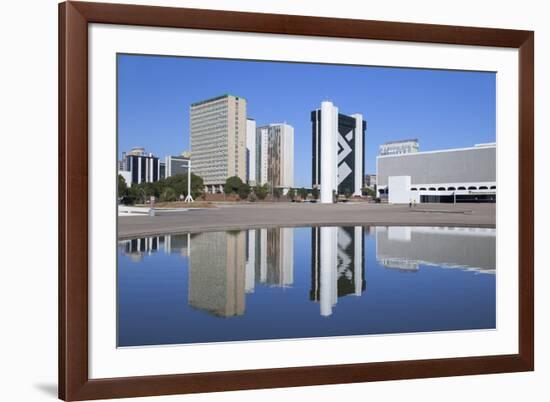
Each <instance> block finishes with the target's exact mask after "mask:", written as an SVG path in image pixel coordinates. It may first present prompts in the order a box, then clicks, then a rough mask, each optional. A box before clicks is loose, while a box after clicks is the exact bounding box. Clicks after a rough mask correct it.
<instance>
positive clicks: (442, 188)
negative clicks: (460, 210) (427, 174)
mask: <svg viewBox="0 0 550 402" xmlns="http://www.w3.org/2000/svg"><path fill="white" fill-rule="evenodd" d="M437 191H445V187H439V188H438V189H437Z"/></svg>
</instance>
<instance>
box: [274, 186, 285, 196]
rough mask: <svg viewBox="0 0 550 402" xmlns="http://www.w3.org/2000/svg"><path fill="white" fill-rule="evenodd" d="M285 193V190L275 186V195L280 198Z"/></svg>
mask: <svg viewBox="0 0 550 402" xmlns="http://www.w3.org/2000/svg"><path fill="white" fill-rule="evenodd" d="M281 195H283V190H282V189H280V188H279V187H273V197H275V198H277V199H279V198H281Z"/></svg>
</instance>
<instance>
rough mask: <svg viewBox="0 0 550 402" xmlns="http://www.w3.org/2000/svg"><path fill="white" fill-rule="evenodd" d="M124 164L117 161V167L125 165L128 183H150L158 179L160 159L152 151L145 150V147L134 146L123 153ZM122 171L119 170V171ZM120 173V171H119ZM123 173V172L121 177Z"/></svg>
mask: <svg viewBox="0 0 550 402" xmlns="http://www.w3.org/2000/svg"><path fill="white" fill-rule="evenodd" d="M122 156H123V160H124V161H125V162H124V164H121V163H120V162H119V167H120V166H123V167H126V170H125V171H126V172H129V175H130V183H127V184H128V185H132V184H134V183H136V184H140V183H145V182H147V183H151V182H155V181H158V180H160V161H159V158H157V157H156V156H154V155H153V154H152V153H147V152H145V148H142V147H136V148H133V149H132V150H131V151H130V152H128V153H123V154H122ZM120 172H122V171H119V173H120ZM121 174H122V173H121ZM124 176H125V175H124V174H123V177H124Z"/></svg>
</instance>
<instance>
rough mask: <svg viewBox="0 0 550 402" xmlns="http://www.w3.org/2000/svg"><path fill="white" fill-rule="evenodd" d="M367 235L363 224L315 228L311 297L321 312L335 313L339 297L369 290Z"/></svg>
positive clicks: (322, 313) (325, 313)
mask: <svg viewBox="0 0 550 402" xmlns="http://www.w3.org/2000/svg"><path fill="white" fill-rule="evenodd" d="M363 234H364V233H363V228H362V227H361V226H357V227H313V228H311V245H312V250H311V289H310V299H311V300H314V301H317V302H319V303H320V309H321V315H323V316H329V315H331V314H332V308H333V306H334V305H335V304H336V303H337V301H338V297H343V296H347V295H356V296H360V295H361V294H362V292H363V291H364V290H365V288H366V282H365V279H364V275H363V272H364V268H363V267H364V246H363Z"/></svg>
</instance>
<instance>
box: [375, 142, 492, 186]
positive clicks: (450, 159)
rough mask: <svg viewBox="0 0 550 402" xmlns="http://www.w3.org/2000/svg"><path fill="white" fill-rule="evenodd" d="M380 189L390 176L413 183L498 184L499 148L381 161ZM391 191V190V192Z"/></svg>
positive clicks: (405, 155) (432, 153)
mask: <svg viewBox="0 0 550 402" xmlns="http://www.w3.org/2000/svg"><path fill="white" fill-rule="evenodd" d="M377 175H378V177H377V180H378V185H379V186H385V185H387V184H388V178H389V177H390V176H404V175H408V176H411V184H428V183H463V182H494V181H496V147H495V146H491V147H472V148H464V149H457V150H445V151H437V152H435V151H434V152H418V153H412V154H404V155H396V156H382V157H378V158H377ZM390 192H391V190H390Z"/></svg>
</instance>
